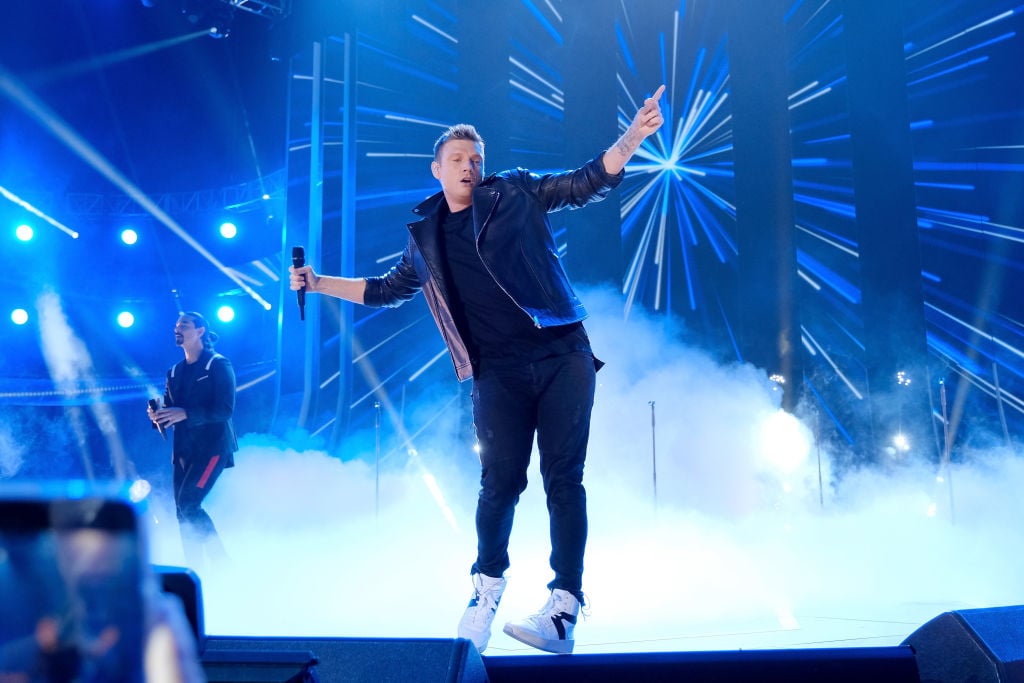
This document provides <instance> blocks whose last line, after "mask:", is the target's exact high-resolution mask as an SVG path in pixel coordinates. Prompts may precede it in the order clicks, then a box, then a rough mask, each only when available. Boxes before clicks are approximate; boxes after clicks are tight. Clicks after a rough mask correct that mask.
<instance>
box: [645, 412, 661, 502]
mask: <svg viewBox="0 0 1024 683" xmlns="http://www.w3.org/2000/svg"><path fill="white" fill-rule="evenodd" d="M647 403H648V404H649V405H650V406H651V480H652V484H653V491H654V509H655V510H657V509H658V458H657V451H656V448H655V439H654V401H648V402H647Z"/></svg>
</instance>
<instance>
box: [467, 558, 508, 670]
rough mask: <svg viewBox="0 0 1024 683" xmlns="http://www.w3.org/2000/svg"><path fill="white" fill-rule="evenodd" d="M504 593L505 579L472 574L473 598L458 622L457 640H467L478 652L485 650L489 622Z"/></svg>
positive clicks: (489, 635) (491, 620) (488, 636)
mask: <svg viewBox="0 0 1024 683" xmlns="http://www.w3.org/2000/svg"><path fill="white" fill-rule="evenodd" d="M504 592H505V578H504V577H498V578H494V577H493V576H487V575H486V574H479V573H477V574H473V596H472V597H471V598H470V599H469V606H468V607H466V611H465V612H464V613H463V615H462V620H461V621H459V638H468V639H469V640H472V641H473V644H474V645H476V649H477V650H478V651H479V652H483V651H484V650H485V649H487V642H488V641H489V640H490V639H491V622H493V621H494V612H495V611H496V610H497V609H498V603H499V602H501V594H502V593H504Z"/></svg>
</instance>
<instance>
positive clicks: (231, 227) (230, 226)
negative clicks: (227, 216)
mask: <svg viewBox="0 0 1024 683" xmlns="http://www.w3.org/2000/svg"><path fill="white" fill-rule="evenodd" d="M236 235H238V226H236V225H235V224H234V223H230V222H226V223H221V224H220V236H221V237H223V238H224V239H228V240H230V239H234V238H235V236H236Z"/></svg>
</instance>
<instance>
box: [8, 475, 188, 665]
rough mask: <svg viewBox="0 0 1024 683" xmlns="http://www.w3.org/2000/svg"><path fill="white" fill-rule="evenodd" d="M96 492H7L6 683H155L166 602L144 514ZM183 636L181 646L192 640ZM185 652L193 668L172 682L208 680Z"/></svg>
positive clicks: (54, 488) (77, 486)
mask: <svg viewBox="0 0 1024 683" xmlns="http://www.w3.org/2000/svg"><path fill="white" fill-rule="evenodd" d="M95 486H96V485H94V484H91V483H86V482H67V483H64V484H45V485H44V484H40V485H38V486H25V487H23V486H17V487H16V486H14V485H11V484H4V485H2V486H0V605H3V617H2V618H0V680H26V681H46V682H47V683H50V682H56V681H80V682H82V683H99V682H100V681H103V682H112V681H118V682H120V681H123V682H125V683H136V682H138V683H144V682H145V681H146V680H147V676H146V672H145V668H144V661H145V660H146V658H147V657H146V649H147V647H148V644H147V640H148V638H149V635H150V634H151V633H152V631H153V629H154V620H153V618H152V617H153V615H154V614H162V613H164V611H165V609H166V605H165V604H164V602H163V600H164V599H165V598H164V596H163V595H162V594H161V593H160V591H159V589H158V587H157V583H156V581H155V578H154V575H153V572H152V567H151V565H150V564H149V557H148V548H147V546H146V543H145V540H144V537H145V533H144V530H142V529H140V528H139V516H138V510H137V506H136V505H135V504H134V503H132V502H131V501H130V500H129V499H127V498H126V497H123V496H121V495H119V494H110V493H97V492H96V491H93V490H92V489H93V488H94V487H95ZM156 626H157V627H159V624H156ZM179 631H180V629H178V630H175V632H174V637H175V639H176V640H177V641H180V640H181V639H182V638H185V639H186V640H187V639H191V633H180V632H179ZM182 645H183V648H182V649H181V650H180V651H181V652H183V653H186V656H185V659H186V660H187V661H178V662H177V668H178V670H179V671H178V674H179V675H176V676H175V675H172V677H171V678H169V679H164V680H175V681H192V680H198V679H196V677H195V675H194V673H195V670H197V666H198V664H197V662H198V659H196V661H195V662H193V661H191V658H192V657H195V647H194V643H191V644H190V643H188V642H184V643H182V642H176V644H175V647H176V648H177V647H181V646H182ZM40 672H42V673H40Z"/></svg>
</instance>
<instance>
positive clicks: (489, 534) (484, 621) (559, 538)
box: [290, 86, 665, 653]
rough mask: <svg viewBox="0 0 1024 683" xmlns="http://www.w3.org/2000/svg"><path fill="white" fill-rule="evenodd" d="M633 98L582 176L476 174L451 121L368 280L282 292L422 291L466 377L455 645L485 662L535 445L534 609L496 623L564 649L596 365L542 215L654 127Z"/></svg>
mask: <svg viewBox="0 0 1024 683" xmlns="http://www.w3.org/2000/svg"><path fill="white" fill-rule="evenodd" d="M664 90H665V86H661V87H660V88H658V90H657V92H655V93H654V95H653V96H652V97H649V98H647V99H646V100H644V103H643V106H642V107H641V108H640V110H639V111H638V112H637V114H636V116H635V117H634V118H633V121H632V122H631V123H630V125H629V128H627V130H626V131H625V133H623V134H622V136H621V137H620V138H619V139H618V140H617V141H616V142H615V144H613V145H612V146H611V147H609V148H608V149H607V150H605V151H604V152H601V153H600V154H598V156H597V157H596V158H594V159H593V160H591V161H589V162H587V163H586V164H584V165H583V166H582V167H580V168H578V169H576V170H573V171H565V172H561V173H551V174H545V175H537V174H534V173H530V172H529V171H526V170H524V169H516V170H511V171H503V172H501V173H498V174H495V175H490V176H488V177H486V178H484V177H483V167H484V141H483V138H482V137H481V136H480V135H479V134H478V133H477V131H476V129H475V128H474V127H473V126H471V125H467V124H458V125H455V126H452V127H451V128H449V129H448V130H446V131H445V132H444V133H443V134H442V135H441V137H440V138H438V140H437V142H436V143H435V144H434V160H433V162H432V163H431V165H430V169H431V172H432V174H433V176H434V178H436V179H437V180H438V181H439V182H440V185H441V191H440V192H438V193H436V194H435V195H433V196H432V197H430V198H429V199H427V200H426V201H424V202H422V203H421V204H420V205H419V206H417V207H416V208H415V209H413V213H415V214H416V215H417V216H419V218H418V219H417V220H415V221H413V222H411V223H409V224H408V229H409V241H408V244H407V246H406V248H405V251H404V252H403V253H402V255H401V257H400V258H399V259H398V262H397V263H395V265H394V266H392V268H391V269H390V270H389V271H388V272H387V273H386V274H384V275H381V276H379V277H367V278H350V277H333V276H325V275H317V274H316V273H315V272H314V271H313V269H312V268H311V267H309V266H302V267H298V268H296V267H294V266H293V267H292V268H291V269H290V271H291V283H290V286H291V288H292V289H293V290H300V289H305V291H307V292H317V293H320V294H326V295H329V296H334V297H338V298H341V299H344V300H346V301H351V302H354V303H357V304H363V305H366V306H372V307H381V306H398V305H400V304H401V303H403V302H405V301H408V300H409V299H411V298H412V297H413V296H414V295H415V294H416V293H417V292H421V291H422V292H423V296H424V297H426V301H427V305H428V306H429V308H430V311H431V313H432V314H433V316H434V321H435V322H436V323H437V326H438V328H439V329H440V331H441V335H442V337H443V338H444V341H445V344H446V345H447V346H448V351H449V352H450V354H451V358H452V361H453V363H454V365H455V372H456V375H457V376H458V378H459V380H460V381H461V380H466V379H469V378H472V379H473V391H472V397H473V421H474V424H475V427H476V435H477V440H478V442H479V444H480V464H481V476H480V493H479V497H478V500H477V510H476V529H477V556H476V561H475V562H474V563H473V566H472V569H471V571H470V575H471V577H472V582H473V594H472V597H471V599H470V602H469V607H468V608H467V609H466V611H465V614H464V615H463V617H462V620H461V622H460V623H459V628H458V634H459V636H460V637H462V638H469V639H470V640H472V641H473V643H474V644H475V645H476V647H477V648H478V649H479V650H480V651H481V652H482V651H483V650H484V649H485V648H486V647H487V643H488V640H489V639H490V635H491V623H492V622H493V620H494V615H495V611H496V610H497V608H498V603H499V601H500V600H501V596H502V592H503V591H504V589H505V578H504V573H505V570H506V569H508V567H509V556H508V543H509V535H510V534H511V531H512V519H513V515H514V513H515V507H516V504H517V503H518V501H519V496H520V494H521V493H522V492H523V491H524V490H525V489H526V474H527V468H528V465H529V462H530V456H531V453H532V450H533V443H534V438H535V437H536V441H537V450H538V452H539V454H540V472H541V477H542V479H543V483H544V491H545V494H546V496H547V507H548V513H549V519H550V534H551V557H550V564H551V569H552V570H553V571H554V578H553V579H552V581H551V582H550V583H549V584H548V585H547V587H548V589H549V590H550V594H549V597H548V600H547V603H546V604H545V605H544V607H543V608H541V610H540V611H539V612H537V613H536V614H534V615H532V616H529V617H526V618H525V619H522V620H520V621H512V622H509V623H507V624H506V625H505V628H504V632H505V633H507V634H508V635H509V636H511V637H513V638H515V639H517V640H519V641H521V642H523V643H527V644H528V645H531V646H533V647H536V648H539V649H541V650H545V651H548V652H556V653H569V652H572V649H573V643H574V640H573V631H574V627H575V624H576V619H577V616H578V615H579V611H580V605H581V604H582V603H583V601H584V596H583V555H584V547H585V545H586V539H587V510H586V492H585V491H584V488H583V466H584V461H585V459H586V451H587V440H588V438H589V434H590V414H591V410H592V408H593V403H594V389H595V384H596V378H595V373H596V371H597V368H598V367H600V365H601V364H602V363H601V362H600V361H598V360H597V359H596V358H595V357H594V355H593V353H592V352H591V348H590V340H589V339H588V338H587V333H586V330H584V328H583V323H582V321H583V319H584V318H585V317H586V311H585V309H584V307H583V304H582V303H581V302H580V300H579V299H578V298H577V296H576V294H575V293H574V292H573V289H572V286H571V284H570V282H569V279H568V277H567V276H566V274H565V271H564V270H563V268H562V264H561V262H560V261H559V259H558V256H557V250H556V246H555V239H554V236H553V235H552V231H551V226H550V224H549V222H548V218H547V214H548V212H551V211H557V210H559V209H565V208H580V207H583V206H584V205H586V204H588V203H590V202H594V201H599V200H601V199H603V198H604V197H605V196H607V194H608V193H609V192H610V191H611V190H612V189H614V188H615V187H616V186H617V185H618V184H619V183H620V182H621V181H622V178H623V177H624V174H625V172H624V169H625V166H626V163H627V162H628V161H629V159H630V158H631V157H632V156H633V154H634V153H635V152H636V150H637V149H638V148H639V146H640V144H641V143H642V142H643V140H644V139H645V138H646V137H647V136H649V135H651V134H652V133H654V132H655V131H657V130H658V129H659V128H660V127H661V125H662V115H661V108H660V106H659V103H658V101H659V99H660V98H661V95H662V93H663V92H664Z"/></svg>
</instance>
